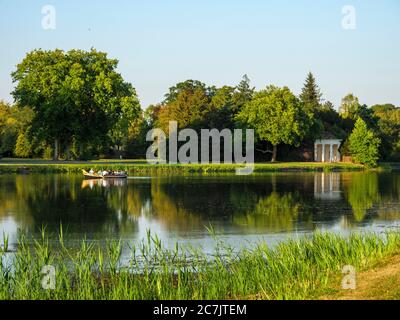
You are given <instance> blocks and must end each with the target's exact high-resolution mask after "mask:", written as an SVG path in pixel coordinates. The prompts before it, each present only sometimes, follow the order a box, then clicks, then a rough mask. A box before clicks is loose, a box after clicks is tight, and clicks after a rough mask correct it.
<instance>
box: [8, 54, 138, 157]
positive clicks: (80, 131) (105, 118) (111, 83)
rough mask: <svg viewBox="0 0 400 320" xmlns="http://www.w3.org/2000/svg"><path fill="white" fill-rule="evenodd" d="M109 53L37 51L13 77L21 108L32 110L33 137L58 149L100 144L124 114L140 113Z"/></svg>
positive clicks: (55, 149)
mask: <svg viewBox="0 0 400 320" xmlns="http://www.w3.org/2000/svg"><path fill="white" fill-rule="evenodd" d="M117 65H118V61H117V60H115V59H109V58H108V57H107V54H106V53H103V52H98V51H96V50H94V49H92V50H90V51H88V52H87V51H82V50H71V51H68V52H64V51H63V50H58V49H57V50H53V51H43V50H34V51H32V52H30V53H28V54H27V55H26V57H25V58H24V59H23V61H22V62H21V63H20V64H18V65H17V69H16V70H15V71H14V72H13V73H12V79H13V81H14V83H15V84H16V85H15V89H14V91H13V93H12V94H13V96H14V99H15V100H16V102H18V105H20V106H30V107H31V108H32V109H33V111H34V118H33V120H32V127H31V132H32V134H33V135H35V136H36V137H39V138H40V139H41V140H44V141H46V142H47V143H54V159H58V157H59V153H60V148H61V147H65V148H69V146H71V144H72V143H73V141H76V142H77V143H78V144H79V146H80V148H81V149H83V148H84V147H85V146H86V145H88V144H92V145H94V146H98V145H101V144H102V143H103V142H104V141H105V140H107V138H108V133H109V132H110V130H112V129H113V128H114V126H116V125H117V123H118V122H119V121H120V120H121V119H122V118H123V117H124V113H126V110H130V111H129V112H133V113H135V112H136V111H137V112H139V109H140V106H139V102H138V99H137V97H136V92H135V89H134V88H133V87H132V85H131V84H129V83H127V82H125V81H124V80H123V78H122V76H121V75H120V74H119V73H118V72H117V71H116V68H117Z"/></svg>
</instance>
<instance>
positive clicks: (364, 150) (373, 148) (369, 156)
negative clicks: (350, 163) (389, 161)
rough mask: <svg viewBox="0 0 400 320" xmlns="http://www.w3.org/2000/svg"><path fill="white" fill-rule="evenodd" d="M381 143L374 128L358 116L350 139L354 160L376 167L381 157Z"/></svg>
mask: <svg viewBox="0 0 400 320" xmlns="http://www.w3.org/2000/svg"><path fill="white" fill-rule="evenodd" d="M380 143H381V140H380V139H379V138H378V137H377V136H376V135H375V133H374V132H373V131H372V130H370V129H368V127H367V124H366V123H365V121H364V120H363V119H361V118H358V119H357V121H356V124H355V126H354V129H353V132H352V133H351V135H350V136H349V141H348V148H349V152H350V155H351V156H352V158H353V160H354V161H355V162H357V163H361V164H365V165H366V166H368V167H375V166H376V165H377V161H378V159H379V145H380Z"/></svg>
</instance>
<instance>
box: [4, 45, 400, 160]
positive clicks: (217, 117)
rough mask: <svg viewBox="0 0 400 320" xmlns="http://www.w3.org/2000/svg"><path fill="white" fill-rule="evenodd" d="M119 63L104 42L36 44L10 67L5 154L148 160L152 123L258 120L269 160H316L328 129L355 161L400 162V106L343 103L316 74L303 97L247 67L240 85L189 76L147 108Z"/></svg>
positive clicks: (259, 141) (208, 124) (259, 144)
mask: <svg viewBox="0 0 400 320" xmlns="http://www.w3.org/2000/svg"><path fill="white" fill-rule="evenodd" d="M117 66H118V61H117V60H115V59H110V58H108V57H107V54H106V53H104V52H98V51H96V50H95V49H91V50H90V51H83V50H70V51H67V52H65V51H63V50H52V51H44V50H34V51H32V52H29V53H28V54H27V55H26V57H25V58H24V59H23V61H22V62H21V63H20V64H18V65H17V67H16V70H15V71H14V72H13V73H12V74H11V77H12V80H13V82H14V84H15V87H14V90H13V92H12V96H13V98H14V104H13V105H10V104H7V103H5V102H1V101H0V155H3V156H12V157H23V158H28V157H41V158H53V159H60V158H63V159H90V158H99V157H120V156H123V157H127V158H144V157H145V153H146V149H147V147H148V146H149V144H150V143H149V142H147V141H146V133H147V132H148V130H150V129H152V128H155V127H156V128H161V129H163V130H164V131H165V132H168V123H169V121H177V122H178V128H179V129H183V128H192V129H194V130H200V129H212V128H216V129H219V130H222V129H225V128H227V129H237V128H239V129H245V128H252V129H254V130H255V137H256V146H255V147H256V151H257V154H256V155H257V159H258V160H260V161H269V160H271V161H276V160H312V156H310V154H311V155H312V148H313V143H314V140H315V139H318V138H321V137H324V136H326V135H330V136H335V137H337V138H340V139H343V141H344V143H343V144H342V147H341V152H342V154H344V155H350V156H352V157H353V159H354V160H355V161H356V162H360V163H364V164H366V165H369V166H375V165H376V163H377V161H378V160H386V161H397V160H400V108H398V107H396V106H394V105H393V104H381V105H373V106H367V105H365V104H360V102H359V100H358V98H357V97H356V96H354V95H353V94H348V95H347V96H345V97H344V98H343V99H342V101H341V104H340V106H339V110H338V111H336V110H335V106H334V105H333V104H332V103H331V102H329V101H327V100H325V99H323V95H322V93H321V91H320V88H319V87H318V85H317V83H316V79H315V77H314V76H313V74H312V73H311V72H310V73H309V74H308V75H307V77H306V80H305V82H304V85H303V88H302V91H301V93H300V95H298V96H296V95H295V94H294V93H293V92H292V91H291V90H290V89H289V88H288V87H277V86H274V85H269V86H266V87H265V88H264V89H261V90H258V91H257V90H255V88H254V87H252V86H251V84H250V79H249V78H248V77H247V76H246V75H244V76H243V79H242V80H241V81H240V82H239V83H238V84H237V85H236V86H227V85H225V86H222V87H216V86H214V85H206V84H205V83H203V82H201V81H197V80H186V81H184V82H180V83H177V84H176V85H174V86H172V87H171V88H169V90H168V92H167V93H166V94H165V96H164V99H163V100H162V101H161V102H160V103H158V104H156V105H150V106H148V107H147V108H146V109H142V108H141V106H140V102H139V99H138V96H137V93H136V91H135V89H134V87H133V86H132V85H131V84H130V83H128V82H126V81H124V79H123V78H122V76H121V74H120V73H118V71H117ZM280 150H281V151H280ZM307 154H308V158H307ZM288 155H291V156H288ZM290 157H291V158H290Z"/></svg>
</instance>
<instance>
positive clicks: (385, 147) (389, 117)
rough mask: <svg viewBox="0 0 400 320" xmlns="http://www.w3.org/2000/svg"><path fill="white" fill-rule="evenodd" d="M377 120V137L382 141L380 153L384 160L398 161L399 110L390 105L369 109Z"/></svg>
mask: <svg viewBox="0 0 400 320" xmlns="http://www.w3.org/2000/svg"><path fill="white" fill-rule="evenodd" d="M371 110H372V111H373V113H374V117H375V118H376V119H377V127H378V132H379V137H380V138H381V140H382V144H381V148H380V152H381V155H382V157H383V158H384V159H386V160H395V161H399V160H400V108H396V107H395V106H394V105H392V104H385V105H374V106H372V107H371Z"/></svg>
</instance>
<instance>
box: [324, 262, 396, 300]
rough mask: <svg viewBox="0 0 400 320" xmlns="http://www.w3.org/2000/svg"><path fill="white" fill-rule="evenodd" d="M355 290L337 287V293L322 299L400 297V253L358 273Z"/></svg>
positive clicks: (385, 298) (386, 298) (383, 298)
mask: <svg viewBox="0 0 400 320" xmlns="http://www.w3.org/2000/svg"><path fill="white" fill-rule="evenodd" d="M356 281H357V283H356V284H357V288H356V289H355V290H343V289H341V288H340V289H338V288H336V289H337V293H336V294H333V295H329V296H324V297H321V299H338V300H391V299H400V255H398V256H395V257H392V258H390V259H389V260H387V261H385V262H384V263H382V264H380V265H378V266H376V267H375V268H373V269H371V270H368V271H364V272H360V273H358V274H357V279H356Z"/></svg>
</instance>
